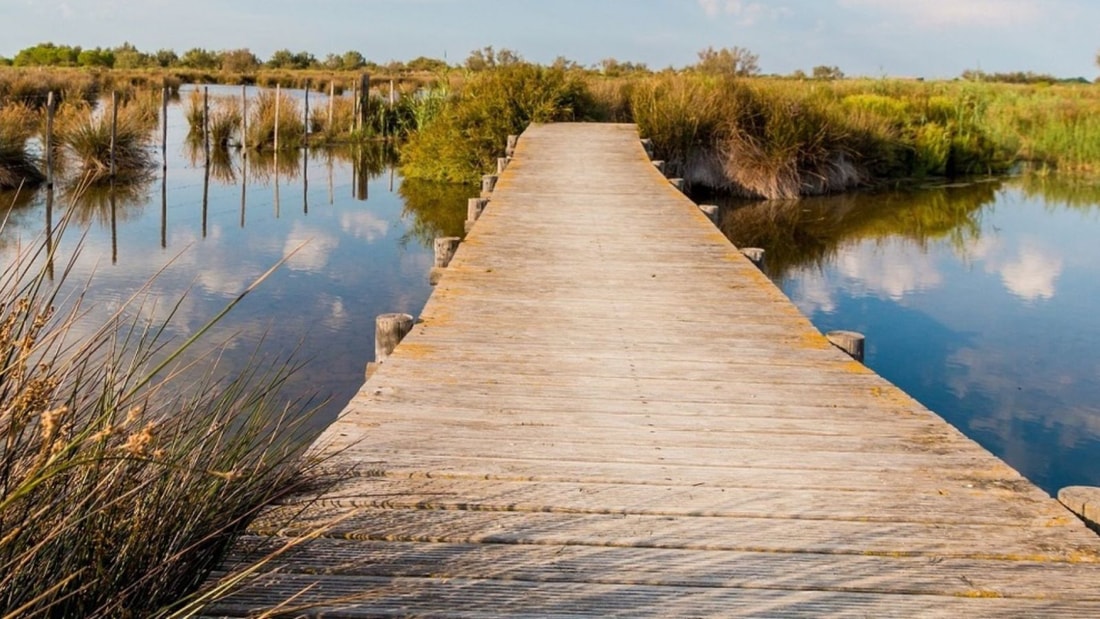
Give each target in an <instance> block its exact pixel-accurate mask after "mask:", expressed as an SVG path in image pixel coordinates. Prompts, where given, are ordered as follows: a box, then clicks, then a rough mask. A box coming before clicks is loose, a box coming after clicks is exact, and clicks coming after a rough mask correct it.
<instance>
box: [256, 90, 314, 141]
mask: <svg viewBox="0 0 1100 619" xmlns="http://www.w3.org/2000/svg"><path fill="white" fill-rule="evenodd" d="M276 100H278V106H277V107H278V108H279V109H278V123H279V148H280V149H284V148H297V147H298V146H300V145H301V143H302V140H303V139H304V138H305V134H306V126H305V122H304V121H303V119H302V108H301V106H300V105H299V104H298V101H297V100H296V99H295V98H294V97H291V96H290V95H288V94H287V93H285V92H278V93H276V91H274V90H264V91H261V92H260V94H259V95H258V96H257V97H256V100H255V101H253V102H252V103H250V104H249V108H248V112H249V117H248V147H249V148H255V149H257V150H268V149H271V148H274V147H275V123H276V116H275V112H276V110H275V108H276V103H275V102H276Z"/></svg>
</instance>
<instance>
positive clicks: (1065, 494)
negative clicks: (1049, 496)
mask: <svg viewBox="0 0 1100 619" xmlns="http://www.w3.org/2000/svg"><path fill="white" fill-rule="evenodd" d="M1058 502H1059V503H1061V504H1062V505H1065V506H1066V507H1067V508H1068V509H1069V511H1071V512H1073V513H1074V514H1075V515H1076V516H1077V517H1078V518H1080V519H1081V520H1084V521H1085V524H1086V525H1088V527H1089V528H1090V529H1092V530H1093V531H1096V532H1097V533H1100V488H1095V487H1092V486H1069V487H1067V488H1062V489H1061V490H1059V491H1058Z"/></svg>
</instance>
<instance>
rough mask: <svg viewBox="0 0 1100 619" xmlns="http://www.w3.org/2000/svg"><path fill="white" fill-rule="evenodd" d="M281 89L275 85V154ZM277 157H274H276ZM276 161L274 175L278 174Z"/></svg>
mask: <svg viewBox="0 0 1100 619" xmlns="http://www.w3.org/2000/svg"><path fill="white" fill-rule="evenodd" d="M282 92H283V91H282V89H281V88H280V85H279V84H275V152H276V153H278V152H279V99H282V98H283V97H282ZM277 156H278V155H276V157H277ZM277 162H278V160H276V166H275V173H276V174H278V173H279V170H278V168H279V166H278V165H277Z"/></svg>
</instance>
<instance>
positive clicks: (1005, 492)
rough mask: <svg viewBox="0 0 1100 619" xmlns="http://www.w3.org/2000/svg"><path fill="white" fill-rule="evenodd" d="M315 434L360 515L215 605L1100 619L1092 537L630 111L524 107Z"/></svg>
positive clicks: (353, 612)
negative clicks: (865, 360)
mask: <svg viewBox="0 0 1100 619" xmlns="http://www.w3.org/2000/svg"><path fill="white" fill-rule="evenodd" d="M320 444H322V445H323V446H324V448H326V449H341V450H343V451H342V453H341V455H340V456H339V457H338V462H339V463H341V464H344V465H347V466H350V467H352V468H353V469H354V470H355V472H356V475H355V476H354V477H353V478H352V479H350V480H348V481H347V482H346V483H344V484H343V485H342V486H340V487H339V488H337V489H336V490H335V491H334V492H332V493H331V494H330V495H328V497H327V498H326V500H325V501H324V502H323V503H322V504H321V505H316V506H313V507H312V508H310V511H309V512H308V518H307V521H310V520H312V521H316V522H322V521H325V520H327V519H330V518H334V517H339V518H341V520H340V521H339V523H338V524H336V525H335V526H334V527H333V528H332V529H331V530H330V531H329V533H327V534H326V535H325V536H323V537H320V538H317V539H313V540H311V541H308V542H305V543H303V544H301V545H300V546H299V547H298V549H297V550H296V551H294V552H292V553H291V554H290V555H288V557H287V558H286V559H285V563H286V565H285V566H284V567H283V568H282V571H281V572H280V574H279V575H278V576H277V577H274V578H271V579H268V580H266V581H265V583H266V586H264V587H259V588H257V589H254V590H251V591H247V592H245V593H242V594H240V595H238V596H236V597H234V598H231V599H229V600H227V601H224V602H222V603H220V604H219V605H218V606H217V607H215V608H212V609H209V611H208V612H209V614H211V615H223V616H245V614H246V613H247V612H248V611H250V610H255V609H259V608H264V607H269V606H271V605H272V604H274V603H275V602H276V601H277V600H278V599H280V596H283V597H286V596H289V595H292V594H294V593H296V592H301V591H302V590H303V589H305V588H306V587H310V588H308V589H307V590H305V591H304V592H302V593H300V595H299V597H297V599H296V600H295V602H294V604H310V603H314V602H317V601H319V600H329V601H328V602H327V603H326V604H325V605H324V606H323V607H322V608H320V609H313V610H312V611H310V612H312V613H315V614H317V615H319V616H324V617H375V616H403V615H416V616H430V617H436V616H440V617H441V616H447V617H486V616H503V615H520V616H555V617H566V616H568V617H610V616H622V617H638V616H668V617H697V616H804V617H820V616H845V617H847V616H852V617H913V616H927V617H982V616H990V617H1005V616H1029V617H1032V616H1033V617H1046V616H1052V617H1053V616H1057V617H1100V537H1098V536H1097V535H1095V534H1094V533H1092V532H1090V531H1089V530H1087V529H1086V528H1085V527H1084V526H1083V525H1082V524H1081V523H1080V522H1079V521H1078V520H1077V519H1076V518H1075V517H1074V516H1073V515H1072V514H1071V513H1070V512H1069V511H1067V510H1066V509H1065V508H1063V507H1062V506H1061V505H1060V504H1059V503H1057V502H1056V501H1054V500H1053V499H1051V498H1049V497H1048V496H1047V495H1046V494H1045V493H1043V492H1042V491H1040V490H1039V489H1037V488H1036V487H1035V486H1033V485H1032V484H1031V483H1029V482H1028V481H1027V480H1025V479H1023V478H1022V477H1021V476H1020V475H1019V474H1018V473H1016V472H1015V471H1014V470H1012V469H1011V468H1010V467H1008V466H1007V465H1005V464H1004V463H1003V462H1001V461H1000V460H998V459H997V458H995V457H993V456H992V455H990V454H989V453H988V452H986V451H984V450H983V449H982V448H980V447H979V446H978V445H976V444H975V443H973V442H972V441H970V440H969V439H967V438H965V437H964V436H963V435H961V434H960V433H959V432H958V431H956V430H955V429H954V428H952V427H950V426H949V425H948V424H946V423H945V422H944V421H942V420H941V419H940V418H939V417H937V416H936V415H934V414H933V413H931V412H929V411H928V410H926V409H925V408H923V407H922V406H921V405H919V404H918V403H917V402H915V401H914V400H912V399H911V398H910V397H908V396H907V395H905V394H904V393H902V392H901V391H899V390H898V389H897V388H895V387H894V386H892V385H891V384H889V383H888V382H886V381H885V380H883V379H882V378H880V377H879V376H877V375H876V374H874V373H873V372H871V371H869V370H867V369H865V368H864V367H863V366H862V365H860V364H858V363H856V362H854V361H852V360H851V359H849V358H848V357H847V356H846V355H844V354H843V353H841V352H840V351H838V350H836V349H834V348H833V347H831V346H830V345H829V344H828V343H827V342H826V340H825V339H824V338H823V337H822V336H821V335H820V333H819V332H818V331H817V330H816V329H815V328H814V327H813V326H812V325H811V324H810V323H809V322H808V321H807V320H806V318H805V317H803V316H802V315H801V314H800V313H799V312H798V311H797V310H796V309H795V308H794V306H793V305H792V304H791V303H790V302H789V301H788V300H787V299H786V298H785V297H784V295H783V294H782V293H781V292H780V291H779V290H778V289H777V288H775V286H773V285H772V284H771V282H769V281H768V279H767V278H766V277H765V276H764V275H763V274H761V273H760V272H759V271H758V270H757V269H756V268H755V267H754V266H753V265H752V264H751V263H750V262H749V261H748V260H747V259H745V258H743V257H742V256H741V255H740V254H739V252H738V251H737V249H736V248H734V247H733V246H731V245H730V243H729V242H728V241H727V240H726V238H725V237H724V236H723V235H722V234H720V233H719V232H718V230H717V229H715V227H714V226H712V225H711V224H710V222H709V221H708V220H707V219H706V217H705V216H704V215H703V214H702V213H700V212H699V211H698V209H697V208H696V207H695V205H694V204H692V203H691V202H690V201H689V200H687V199H686V198H685V197H684V196H682V195H681V194H680V193H679V192H678V191H676V190H675V189H674V188H673V187H672V186H670V185H669V183H668V182H667V181H666V180H665V179H664V177H663V176H662V175H661V174H660V173H659V172H658V171H657V170H656V169H655V168H654V167H653V166H652V165H651V164H650V163H649V161H648V158H647V157H646V155H645V153H644V151H643V149H642V147H641V145H640V144H639V142H638V136H637V133H636V129H635V128H634V127H633V126H629V125H590V124H589V125H542V126H532V127H531V128H529V129H528V130H527V132H526V133H525V134H524V136H523V137H522V139H521V140H520V143H519V147H518V150H517V152H516V157H515V160H514V161H513V162H512V164H511V165H510V166H509V167H508V169H507V171H506V172H505V173H504V174H503V175H502V177H501V178H500V181H499V183H498V185H497V189H496V192H495V193H494V195H493V197H492V202H491V203H490V205H489V207H488V209H487V210H486V212H485V214H484V215H483V216H482V217H481V219H480V220H479V221H478V223H477V224H476V226H474V228H473V230H472V232H471V233H470V234H469V235H468V238H467V239H466V241H465V242H464V243H463V244H462V245H461V247H460V248H459V250H458V253H457V255H456V256H455V259H454V261H453V262H452V263H451V266H450V267H449V268H448V269H447V272H446V274H445V275H444V276H443V278H442V281H441V282H440V284H439V286H438V288H437V290H436V291H435V293H434V294H433V295H432V297H431V299H430V301H429V302H428V304H427V306H426V307H425V308H424V311H423V314H422V315H421V316H420V322H419V323H418V324H417V325H416V327H415V328H414V330H413V332H412V333H411V334H410V335H409V336H408V337H407V338H406V339H405V341H404V342H403V343H402V344H401V345H400V346H399V347H398V348H397V350H396V352H395V353H394V354H393V356H391V357H390V358H389V359H388V360H387V361H386V362H385V363H384V364H383V365H382V367H381V368H380V369H379V370H378V372H377V373H376V374H375V375H374V376H373V377H372V378H371V379H370V380H369V381H368V382H367V383H366V385H365V386H364V387H363V389H362V390H361V391H360V393H359V394H358V396H356V397H355V399H354V400H353V401H352V402H351V403H350V404H349V405H348V407H347V409H346V411H345V412H344V414H343V415H342V416H341V418H340V419H339V420H338V421H337V422H336V423H335V424H333V425H332V426H331V427H330V428H329V429H328V431H327V433H326V434H325V435H324V436H323V437H322V439H321V443H320ZM307 528H308V527H306V526H305V525H303V528H302V531H303V532H304V531H305V530H306V529H307ZM299 533H300V532H296V531H281V532H279V535H281V536H294V535H295V534H299ZM281 540H282V538H280V537H278V536H276V537H275V539H273V540H272V543H278V542H280V541H281ZM332 600H337V601H332Z"/></svg>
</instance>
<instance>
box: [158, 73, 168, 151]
mask: <svg viewBox="0 0 1100 619" xmlns="http://www.w3.org/2000/svg"><path fill="white" fill-rule="evenodd" d="M168 95H169V91H168V87H167V86H165V87H164V88H162V89H161V92H160V119H161V120H160V159H161V162H162V163H163V169H165V170H167V169H168Z"/></svg>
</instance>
